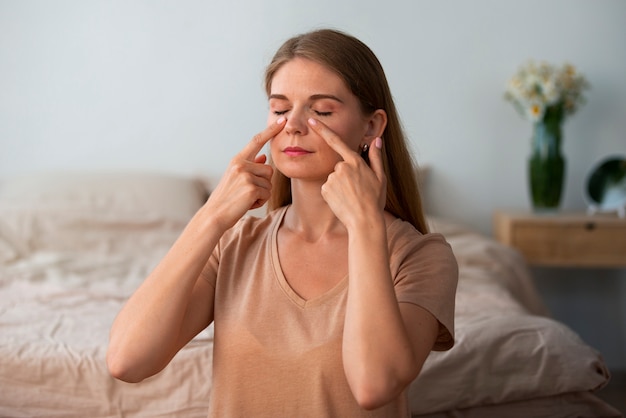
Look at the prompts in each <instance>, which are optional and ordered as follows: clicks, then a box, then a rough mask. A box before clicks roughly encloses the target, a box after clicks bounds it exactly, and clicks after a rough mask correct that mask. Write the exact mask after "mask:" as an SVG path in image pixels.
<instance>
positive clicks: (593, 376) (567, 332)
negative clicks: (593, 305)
mask: <svg viewBox="0 0 626 418" xmlns="http://www.w3.org/2000/svg"><path fill="white" fill-rule="evenodd" d="M455 338H456V345H455V347H453V348H452V349H451V350H450V351H446V352H432V353H431V354H430V356H429V357H428V359H427V361H426V363H425V364H424V368H423V370H422V372H421V373H420V375H419V376H418V378H417V379H416V380H415V381H414V382H413V384H412V385H411V387H410V389H409V398H410V402H411V410H412V412H413V414H415V415H419V414H427V413H434V412H438V411H448V410H451V409H463V408H470V407H475V406H481V405H493V404H499V403H505V402H514V401H522V400H527V399H534V398H539V397H548V396H553V395H558V394H563V393H571V392H581V391H584V392H588V391H594V390H598V389H600V388H601V387H603V386H605V385H606V384H607V382H608V380H609V371H608V369H607V368H606V366H605V364H604V361H603V360H602V357H601V356H600V354H599V353H598V352H597V351H596V350H595V349H593V348H591V347H590V346H588V345H587V344H586V343H585V342H583V341H582V340H581V339H580V337H579V336H578V335H577V334H576V333H574V332H573V331H572V330H571V329H569V328H568V327H567V326H566V325H564V324H562V323H560V322H558V321H555V320H552V319H550V318H546V317H540V316H533V315H499V316H495V315H485V316H482V317H479V316H475V317H462V318H457V326H456V335H455Z"/></svg>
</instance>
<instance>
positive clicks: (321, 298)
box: [269, 205, 348, 309]
mask: <svg viewBox="0 0 626 418" xmlns="http://www.w3.org/2000/svg"><path fill="white" fill-rule="evenodd" d="M288 208H289V205H286V206H284V207H283V208H282V209H280V210H281V212H280V213H278V216H277V218H276V221H275V223H274V226H273V229H272V231H271V239H270V242H269V245H270V254H271V257H272V268H273V269H274V274H275V275H276V280H277V281H278V284H279V285H280V287H281V289H282V290H283V292H284V293H285V295H286V296H287V298H288V299H289V300H291V301H292V302H293V303H295V304H296V305H297V306H299V307H300V308H302V309H305V308H308V307H312V306H315V305H319V304H322V303H324V302H326V301H327V300H329V299H332V298H334V297H335V296H337V295H338V294H340V293H342V292H343V291H344V290H345V289H346V288H347V286H348V276H347V275H346V276H345V277H344V278H342V279H341V280H340V281H339V282H338V283H337V284H336V285H335V286H333V287H331V288H330V289H328V290H327V291H326V292H324V293H322V294H320V295H318V296H315V297H314V298H311V299H304V298H303V297H302V296H300V295H299V294H298V293H297V292H296V291H295V290H294V289H293V288H292V287H291V285H290V284H289V282H288V281H287V278H286V277H285V274H284V273H283V269H282V266H281V264H280V258H279V257H278V229H279V228H280V225H281V224H282V223H283V219H284V217H285V213H287V209H288Z"/></svg>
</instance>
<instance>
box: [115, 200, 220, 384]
mask: <svg viewBox="0 0 626 418" xmlns="http://www.w3.org/2000/svg"><path fill="white" fill-rule="evenodd" d="M203 210H205V209H204V208H203V209H201V210H200V211H199V212H198V213H197V214H196V215H195V216H194V218H193V219H192V220H191V221H190V222H189V224H188V225H187V227H186V228H185V229H184V231H183V232H182V233H181V235H180V236H179V238H178V239H177V240H176V242H175V243H174V245H173V246H172V247H171V249H170V250H169V251H168V253H167V254H166V255H165V257H164V258H163V259H162V260H161V262H160V263H159V264H158V265H157V266H156V268H155V269H154V270H153V271H152V272H151V273H150V275H149V276H148V277H147V278H146V280H145V281H144V282H143V283H142V284H141V286H140V287H139V288H138V289H137V291H136V292H135V293H134V294H133V295H132V296H131V297H130V299H129V300H128V301H127V302H126V304H125V305H124V307H123V308H122V310H121V311H120V312H119V314H118V316H117V318H116V319H115V321H114V323H113V326H112V328H111V334H110V343H109V349H108V352H107V362H108V364H109V368H110V370H111V372H112V374H114V375H119V376H116V377H120V378H124V377H126V378H127V379H128V380H133V381H137V380H141V379H143V378H145V377H147V376H150V375H152V374H154V373H157V372H158V371H160V370H161V369H162V368H163V367H165V365H166V364H167V363H168V362H169V361H170V360H171V358H172V357H173V356H174V354H175V353H176V351H178V349H180V344H181V338H183V337H184V335H182V334H184V333H185V330H186V329H185V326H189V325H188V324H185V323H184V322H185V316H186V313H187V310H188V309H189V306H190V301H191V297H192V291H193V289H194V286H195V285H196V282H197V281H198V277H199V276H200V274H201V272H202V269H203V267H204V266H205V265H206V262H207V261H208V259H209V257H210V255H211V252H212V251H213V249H214V248H215V245H216V244H217V242H218V240H219V238H220V237H221V235H222V231H221V230H220V229H218V228H215V227H214V223H213V222H212V221H211V217H209V216H206V214H205V213H203ZM127 379H125V380H127Z"/></svg>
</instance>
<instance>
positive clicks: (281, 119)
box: [276, 116, 285, 125]
mask: <svg viewBox="0 0 626 418" xmlns="http://www.w3.org/2000/svg"><path fill="white" fill-rule="evenodd" d="M284 121H285V117H284V116H281V117H279V118H278V120H277V121H276V125H280V124H282V123H283V122H284Z"/></svg>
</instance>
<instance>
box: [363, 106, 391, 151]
mask: <svg viewBox="0 0 626 418" xmlns="http://www.w3.org/2000/svg"><path fill="white" fill-rule="evenodd" d="M386 127H387V112H385V111H384V110H383V109H377V110H375V111H374V113H372V114H371V115H370V116H368V118H367V130H366V131H365V136H366V137H367V138H370V139H371V140H373V139H374V138H376V137H382V136H383V132H384V131H385V128H386ZM369 142H371V141H368V143H369Z"/></svg>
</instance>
